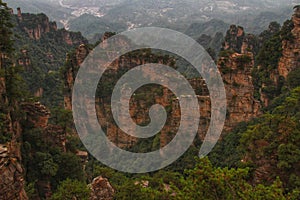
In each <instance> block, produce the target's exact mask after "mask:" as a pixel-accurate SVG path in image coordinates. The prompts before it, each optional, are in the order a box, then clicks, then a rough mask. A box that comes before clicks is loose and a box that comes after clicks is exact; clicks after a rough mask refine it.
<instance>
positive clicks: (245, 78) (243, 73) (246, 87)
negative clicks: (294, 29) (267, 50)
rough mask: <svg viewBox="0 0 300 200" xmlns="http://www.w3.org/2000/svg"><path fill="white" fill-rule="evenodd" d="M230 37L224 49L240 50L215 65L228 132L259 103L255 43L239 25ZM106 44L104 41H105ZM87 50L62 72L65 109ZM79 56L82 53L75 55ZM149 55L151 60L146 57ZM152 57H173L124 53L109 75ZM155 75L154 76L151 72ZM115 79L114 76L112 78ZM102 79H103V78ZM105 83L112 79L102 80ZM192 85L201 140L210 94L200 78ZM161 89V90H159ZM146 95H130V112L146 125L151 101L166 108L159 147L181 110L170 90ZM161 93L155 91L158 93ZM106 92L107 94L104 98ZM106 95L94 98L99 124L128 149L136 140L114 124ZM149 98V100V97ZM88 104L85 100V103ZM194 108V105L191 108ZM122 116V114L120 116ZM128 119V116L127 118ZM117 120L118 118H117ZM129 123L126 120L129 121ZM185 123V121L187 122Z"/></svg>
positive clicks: (174, 126) (255, 111)
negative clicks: (220, 79)
mask: <svg viewBox="0 0 300 200" xmlns="http://www.w3.org/2000/svg"><path fill="white" fill-rule="evenodd" d="M229 33H231V36H233V35H234V38H235V40H234V41H235V44H231V43H230V42H229V41H227V44H225V45H226V46H224V49H226V48H228V49H227V50H233V49H231V48H235V49H236V48H237V51H240V52H243V53H242V54H241V53H231V54H230V55H228V56H227V57H222V58H220V60H219V62H218V65H219V68H220V70H221V71H222V72H223V74H222V76H223V79H224V82H225V86H226V92H227V101H228V118H227V120H226V124H225V131H230V130H231V129H232V128H233V127H234V126H236V125H237V124H238V123H239V122H242V121H249V120H251V119H252V118H254V117H257V116H258V115H259V114H260V103H259V102H258V101H256V100H255V99H254V97H253V96H254V86H253V83H252V77H251V70H252V68H253V66H254V58H253V57H254V56H253V53H252V51H254V48H255V44H254V43H253V41H254V40H255V39H254V36H253V35H247V36H245V33H244V32H243V28H242V27H238V28H237V27H235V26H232V27H231V31H229ZM237 38H239V39H238V40H241V43H240V44H238V43H239V42H237ZM104 45H107V44H104ZM87 53H88V51H87V50H86V49H85V48H84V46H81V47H79V48H77V51H76V52H75V54H74V55H73V56H72V55H69V56H68V59H67V62H70V64H67V65H68V66H69V68H68V69H67V71H66V73H65V87H66V91H68V92H69V93H66V94H65V108H66V109H71V91H72V88H73V84H74V79H75V77H76V73H77V70H78V68H79V65H80V64H81V63H82V61H83V59H82V58H85V57H86V56H87ZM78 55H82V57H80V58H81V59H79V58H78ZM149 58H150V59H149ZM151 59H153V60H155V62H158V63H163V64H166V65H170V63H172V59H170V58H169V60H168V59H164V58H159V57H156V56H155V55H147V56H146V57H145V55H144V56H143V55H139V56H134V55H131V56H129V57H128V56H127V57H126V56H124V57H121V58H120V59H118V60H116V61H115V62H114V63H113V64H112V66H111V68H110V71H109V73H110V76H113V74H117V73H118V70H120V69H130V68H133V67H135V66H138V65H142V64H145V63H148V62H151ZM153 76H155V75H153ZM115 78H117V77H115ZM103 81H104V80H103ZM105 81H106V82H109V81H111V79H109V80H105ZM189 82H190V84H191V85H192V87H193V88H194V89H195V91H200V92H198V93H197V95H198V99H199V103H200V113H201V118H200V124H199V130H198V137H199V138H200V139H203V138H204V137H205V134H206V131H207V129H208V127H209V123H210V114H211V111H210V107H211V104H210V97H209V92H208V90H207V87H206V84H205V81H204V80H202V79H199V78H196V79H190V80H189ZM113 83H114V82H112V84H113ZM158 91H161V92H158ZM147 92H148V93H149V94H153V93H154V94H155V93H156V95H155V97H154V99H153V95H150V96H146V95H145V94H144V95H143V96H144V99H141V98H140V97H138V96H133V97H132V99H131V101H130V111H129V112H130V115H131V117H132V120H133V121H134V122H135V123H137V124H148V123H149V118H148V115H147V113H148V112H149V108H150V106H151V105H153V104H161V105H162V106H164V107H165V108H167V109H168V113H169V116H168V120H167V122H166V125H165V126H164V128H163V129H162V130H161V131H160V136H159V138H160V145H159V146H161V147H163V146H165V145H166V144H168V143H169V142H170V141H171V140H172V138H173V137H174V134H176V133H177V131H178V128H179V125H180V124H179V122H180V121H181V117H182V116H181V113H180V107H179V102H178V99H177V98H176V97H175V96H174V95H173V94H172V92H171V91H170V90H168V89H167V88H165V89H159V90H157V89H148V91H147ZM157 92H158V93H161V94H158V93H157ZM108 97H109V95H108V96H107V98H108ZM107 98H105V97H103V98H98V99H96V110H97V114H98V119H99V122H100V124H101V127H102V128H103V129H104V130H106V133H107V137H108V138H109V139H110V141H112V142H114V143H115V144H116V145H118V146H119V147H122V148H128V147H131V146H132V145H134V144H135V143H136V142H137V138H134V137H131V136H130V135H128V134H126V133H124V132H123V131H122V130H120V129H119V128H118V127H117V126H116V125H115V123H114V122H113V118H112V114H111V107H110V103H108V102H109V101H108V100H107ZM151 99H152V100H151ZM87 105H88V102H87ZM191 110H195V108H191ZM121 117H122V116H121ZM128 120H129V119H123V120H121V121H124V122H127V121H128ZM130 120H131V119H130ZM119 121H120V120H119ZM128 123H129V122H128ZM186 123H188V122H186Z"/></svg>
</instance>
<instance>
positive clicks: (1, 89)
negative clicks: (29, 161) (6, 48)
mask: <svg viewBox="0 0 300 200" xmlns="http://www.w3.org/2000/svg"><path fill="white" fill-rule="evenodd" d="M7 59H8V57H7V56H6V55H4V54H3V53H1V52H0V70H4V63H5V62H6V61H7ZM9 101H10V99H8V98H7V88H6V81H5V78H4V77H0V133H1V135H0V136H1V137H0V138H1V142H0V199H5V200H14V199H17V200H27V199H28V198H27V196H26V193H25V190H24V184H25V180H24V178H23V175H24V174H23V172H24V171H23V168H22V166H21V161H22V158H21V149H20V143H19V139H20V137H21V127H20V124H19V121H17V120H14V121H13V120H12V118H11V107H10V106H9Z"/></svg>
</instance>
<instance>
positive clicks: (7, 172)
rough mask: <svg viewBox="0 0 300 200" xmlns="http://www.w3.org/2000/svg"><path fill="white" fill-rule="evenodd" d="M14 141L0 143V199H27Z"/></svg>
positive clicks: (17, 147) (18, 154)
mask: <svg viewBox="0 0 300 200" xmlns="http://www.w3.org/2000/svg"><path fill="white" fill-rule="evenodd" d="M20 157H21V156H20V149H19V146H18V145H17V144H16V143H8V144H7V145H3V144H0V199H3V200H27V199H28V198H27V195H26V192H25V190H24V185H25V180H24V177H23V175H24V171H23V168H22V166H21V164H20Z"/></svg>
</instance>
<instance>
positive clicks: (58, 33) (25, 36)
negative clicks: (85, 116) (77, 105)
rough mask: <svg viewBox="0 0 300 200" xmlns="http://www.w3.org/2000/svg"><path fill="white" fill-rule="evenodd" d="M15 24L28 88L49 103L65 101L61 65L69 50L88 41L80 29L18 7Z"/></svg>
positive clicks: (17, 43)
mask: <svg viewBox="0 0 300 200" xmlns="http://www.w3.org/2000/svg"><path fill="white" fill-rule="evenodd" d="M11 17H12V21H13V23H14V24H15V27H14V28H13V31H14V33H15V34H17V35H18V37H16V38H15V45H14V48H15V49H16V57H17V61H16V64H17V65H18V66H22V67H23V68H24V72H23V73H22V76H23V78H24V79H25V81H26V83H27V85H28V89H29V90H30V91H31V94H33V95H34V96H36V97H40V98H41V102H42V103H43V104H45V105H46V106H48V107H54V106H58V105H62V104H63V99H62V90H61V85H62V81H61V77H60V74H59V69H60V67H61V66H62V65H63V64H64V60H65V56H66V54H67V52H69V51H71V50H72V49H73V48H75V47H77V46H79V45H81V44H87V43H88V41H87V40H86V39H85V38H84V37H83V36H82V35H81V33H79V32H70V31H67V30H65V29H57V26H56V23H55V22H51V21H49V18H48V17H47V16H46V15H45V14H29V13H22V12H21V9H20V8H19V9H18V13H17V14H16V15H13V14H12V15H11Z"/></svg>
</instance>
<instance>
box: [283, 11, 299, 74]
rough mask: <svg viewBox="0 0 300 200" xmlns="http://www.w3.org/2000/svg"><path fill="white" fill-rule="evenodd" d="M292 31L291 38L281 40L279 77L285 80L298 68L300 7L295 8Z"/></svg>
mask: <svg viewBox="0 0 300 200" xmlns="http://www.w3.org/2000/svg"><path fill="white" fill-rule="evenodd" d="M292 21H293V24H294V29H293V30H292V31H291V33H292V36H293V38H291V39H290V40H283V42H282V57H281V59H280V61H279V64H278V72H279V75H281V76H283V77H284V78H287V76H288V74H289V73H290V72H291V71H293V70H294V69H296V68H299V67H300V62H299V61H300V7H295V12H294V15H293V17H292Z"/></svg>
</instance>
